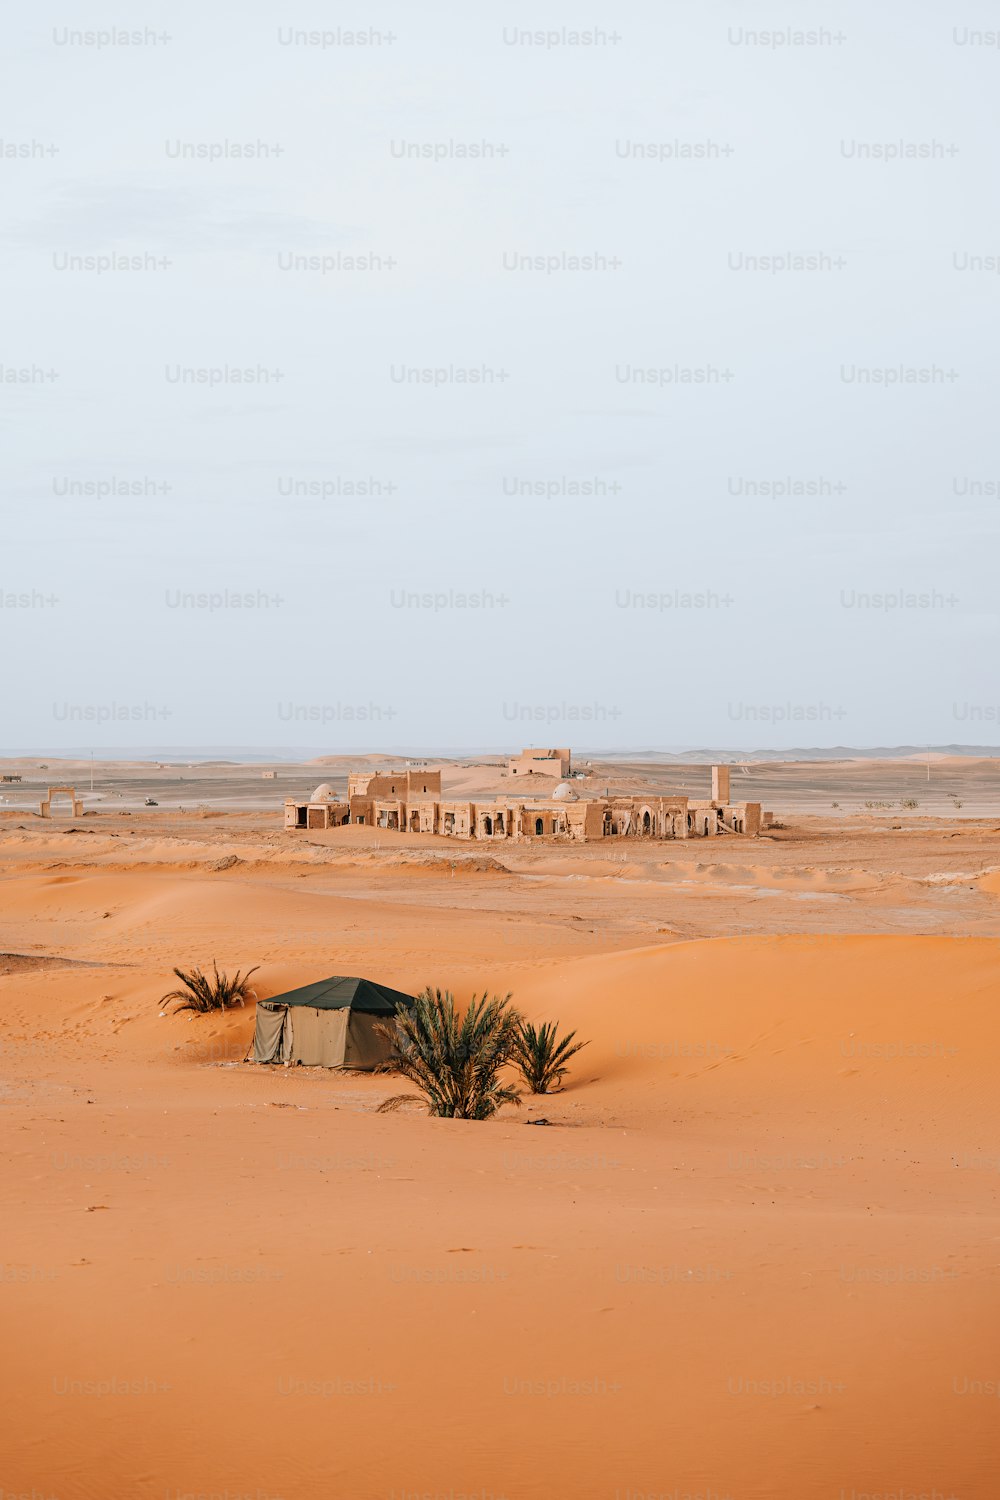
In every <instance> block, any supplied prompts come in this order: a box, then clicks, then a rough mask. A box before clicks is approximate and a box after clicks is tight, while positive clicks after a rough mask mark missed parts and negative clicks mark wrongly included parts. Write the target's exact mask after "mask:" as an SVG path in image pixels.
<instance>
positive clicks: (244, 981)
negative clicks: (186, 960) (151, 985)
mask: <svg viewBox="0 0 1000 1500" xmlns="http://www.w3.org/2000/svg"><path fill="white" fill-rule="evenodd" d="M259 968H260V964H256V965H255V966H254V967H253V968H252V969H248V970H247V972H246V973H245V974H241V973H240V971H239V969H237V970H236V973H235V974H234V975H233V977H232V979H230V978H229V977H228V975H226V974H220V973H219V968H218V965H217V964H216V962H215V959H214V958H213V960H212V970H213V973H214V975H215V977H214V979H209V978H208V976H207V975H206V974H203V973H202V972H201V970H200V969H192V970H191V972H190V974H187V973H185V971H184V970H183V969H175V970H174V973H175V974H176V975H177V978H178V979H179V980H180V981H181V984H182V985H183V989H179V990H171V991H170V992H169V994H166V995H164V996H163V997H162V998H161V1000H160V1004H161V1005H166V1004H168V1003H169V1002H170V1001H171V1000H176V1001H177V1002H178V1003H177V1004H176V1005H175V1006H174V1012H175V1014H176V1012H177V1011H180V1010H193V1011H197V1012H198V1014H199V1015H204V1014H205V1013H206V1012H207V1011H210V1010H230V1009H232V1008H233V1007H234V1006H237V1005H242V1004H243V1003H244V1002H245V1001H246V1000H247V999H248V998H255V997H254V992H253V990H252V989H251V988H250V976H251V974H256V972H257V970H258V969H259Z"/></svg>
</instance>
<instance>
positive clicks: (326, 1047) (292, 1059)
mask: <svg viewBox="0 0 1000 1500" xmlns="http://www.w3.org/2000/svg"><path fill="white" fill-rule="evenodd" d="M381 1019H382V1017H380V1016H369V1015H365V1014H364V1013H363V1012H361V1011H354V1010H347V1009H346V1008H345V1009H343V1010H316V1009H315V1008H314V1007H313V1006H310V1005H283V1006H279V1007H276V1008H275V1009H274V1010H268V1009H266V1008H265V1007H264V1006H262V1005H258V1007H257V1021H256V1028H255V1030H254V1039H253V1060H254V1062H258V1063H269V1062H281V1063H300V1064H301V1065H302V1066H303V1067H307V1068H376V1067H378V1066H379V1064H380V1063H383V1062H388V1060H389V1058H390V1057H391V1056H392V1047H391V1046H390V1044H389V1043H388V1042H387V1041H386V1040H385V1038H384V1037H381V1036H379V1034H378V1033H377V1031H376V1030H375V1026H376V1023H377V1022H378V1021H380V1020H381ZM386 1019H389V1018H386Z"/></svg>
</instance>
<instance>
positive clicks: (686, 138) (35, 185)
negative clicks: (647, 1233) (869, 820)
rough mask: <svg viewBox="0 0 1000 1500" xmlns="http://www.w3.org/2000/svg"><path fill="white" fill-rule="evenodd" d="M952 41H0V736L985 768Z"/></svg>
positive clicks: (225, 8)
mask: <svg viewBox="0 0 1000 1500" xmlns="http://www.w3.org/2000/svg"><path fill="white" fill-rule="evenodd" d="M116 15H117V16H118V22H119V25H122V26H127V29H128V31H129V32H130V33H133V34H137V35H138V37H139V39H140V40H139V44H138V45H135V44H133V45H126V44H124V42H122V41H121V40H119V41H117V42H116V43H113V44H110V43H108V39H107V38H103V39H102V41H103V42H104V43H105V44H103V45H97V41H96V39H95V38H93V36H92V37H91V39H90V40H89V41H88V40H87V37H86V31H87V28H90V29H91V32H92V33H93V32H94V31H96V30H97V29H98V28H99V27H102V26H103V27H105V28H107V27H109V26H111V25H112V23H113V21H114V19H115V16H116ZM998 27H1000V21H998V19H997V16H996V12H995V10H994V8H993V7H991V6H990V5H988V4H984V3H976V0H969V3H963V4H961V5H958V6H953V7H946V6H943V5H940V4H932V3H929V0H917V3H910V0H907V3H905V4H904V3H900V0H896V3H891V4H886V3H883V4H879V5H878V6H873V5H872V4H871V0H868V3H866V4H861V3H851V0H842V3H837V0H830V3H829V4H825V5H824V4H821V3H818V0H817V3H812V0H800V3H773V4H761V5H751V4H743V3H713V0H698V3H694V0H690V3H685V4H681V3H669V4H664V3H662V0H661V3H652V0H646V3H639V0H632V3H628V0H626V3H623V4H617V5H616V6H615V7H613V8H610V7H609V8H607V9H606V10H604V11H602V10H601V9H600V8H598V9H595V10H587V11H586V12H585V13H584V14H581V13H580V8H579V6H571V5H569V4H565V3H558V4H557V3H544V0H532V3H531V4H530V5H529V4H525V5H523V6H521V7H518V6H516V5H514V6H512V5H510V4H505V5H476V6H466V5H459V4H449V5H445V4H429V5H421V6H416V5H402V4H398V3H385V4H378V5H369V6H367V7H360V6H358V7H356V8H355V7H350V6H337V7H331V6H329V5H321V4H318V3H309V0H303V3H301V4H296V5H294V6H291V7H288V6H283V5H273V6H272V5H266V4H262V3H257V0H249V3H244V4H240V5H235V4H231V3H224V4H217V5H213V6H211V7H206V6H205V5H204V3H200V4H195V3H193V0H175V3H171V4H169V5H156V4H149V5H143V4H141V3H138V4H131V3H130V4H129V5H128V6H127V7H117V8H116V7H112V8H111V12H110V19H109V15H106V14H105V13H104V11H103V9H101V13H100V15H99V16H96V17H94V18H90V17H88V16H82V13H81V7H79V6H77V5H70V4H62V5H60V4H52V5H49V4H45V3H43V4H41V5H39V6H32V7H21V8H20V9H19V10H17V11H16V12H14V13H12V14H11V16H10V17H9V18H8V20H7V22H6V23H5V47H4V55H3V58H2V60H0V136H2V148H0V173H2V182H3V201H4V205H5V213H4V216H3V225H4V228H3V236H4V238H3V244H2V256H3V267H4V285H5V289H6V296H5V298H4V304H5V317H4V334H3V338H2V340H0V364H2V366H3V369H2V383H0V403H2V412H3V426H2V436H3V446H2V453H3V459H2V462H3V468H4V483H3V498H4V504H3V517H4V519H3V527H2V532H0V537H2V554H0V555H2V564H0V604H2V608H0V641H2V643H3V652H2V660H3V676H4V690H3V694H2V699H0V702H2V710H0V713H2V718H0V752H2V751H6V752H8V753H11V752H16V751H17V750H18V749H20V748H27V747H47V748H50V749H51V750H53V751H57V750H59V749H61V748H70V747H74V748H76V747H87V746H90V745H94V746H97V747H100V748H105V749H118V750H122V751H127V750H134V749H141V748H142V747H144V746H170V745H176V746H186V747H198V746H205V747H208V746H213V747H217V746H233V747H236V746H243V747H248V746H262V747H264V746H266V747H269V748H274V747H278V748H280V747H286V748H288V749H290V750H291V749H296V748H302V747H310V748H315V749H316V750H317V751H320V752H323V751H326V752H329V753H334V752H336V751H338V750H351V749H378V748H386V749H404V750H405V749H412V750H419V749H421V748H434V747H441V746H448V747H451V748H454V749H462V748H468V749H473V748H477V747H483V746H488V745H495V746H497V747H498V748H503V747H509V746H515V745H520V744H522V743H523V744H553V745H562V744H567V745H573V746H577V747H580V748H598V749H616V748H618V749H622V748H630V747H643V748H657V747H673V748H676V747H680V746H684V745H692V746H693V745H709V744H711V745H717V746H730V747H733V748H746V749H752V748H754V747H757V746H761V745H769V746H776V747H781V746H801V745H830V744H849V745H857V746H864V745H872V744H879V745H889V744H898V743H917V744H923V743H937V744H947V743H953V742H957V743H975V744H984V743H994V744H995V743H1000V731H998V725H997V720H998V718H1000V685H998V680H997V673H996V670H995V658H996V653H997V635H998V630H997V608H998V606H997V584H996V575H997V532H998V523H997V507H998V504H1000V450H998V439H997V432H998V410H1000V407H998V399H997V398H998V395H1000V380H998V373H997V347H998V332H1000V316H998V309H1000V274H998V271H1000V211H998V199H997V192H996V186H997V176H996V163H997V155H998V146H1000V47H998V46H997V45H996V44H995V43H996V31H997V28H998ZM338 28H339V30H340V34H339V35H338V34H337V33H338ZM991 28H992V42H993V44H992V45H988V44H987V43H988V42H989V40H990V29H991ZM324 29H325V30H326V31H327V32H328V33H329V35H328V36H327V37H326V44H325V45H323V44H321V43H320V34H321V33H322V32H323V30H324ZM358 32H363V33H364V34H365V35H366V37H367V39H368V40H367V43H366V44H364V45H360V44H356V45H349V44H348V37H347V36H346V35H344V33H352V34H355V35H356V34H357V33H358ZM538 32H540V33H542V34H543V35H542V40H540V41H539V40H537V39H536V40H534V41H530V40H529V37H530V36H532V35H534V33H538ZM581 32H582V33H584V34H588V33H589V35H590V37H591V41H590V43H589V44H588V43H586V42H584V41H583V40H581ZM310 33H315V34H316V40H315V41H313V40H311V39H310V36H309V34H310ZM526 33H527V34H528V35H525V34H526ZM595 33H596V35H595ZM984 33H986V35H984ZM164 38H166V39H164ZM779 43H780V44H779ZM247 143H251V144H252V145H253V146H254V147H255V148H256V147H257V146H258V143H262V145H263V146H264V147H265V148H266V150H267V153H268V154H266V155H265V154H262V153H261V152H259V151H258V153H257V154H256V155H250V156H248V155H246V154H242V155H237V154H236V153H235V151H234V148H235V147H243V146H244V145H245V144H247ZM637 147H642V148H644V150H645V154H644V155H639V154H638V153H637V149H636V148H637ZM470 151H471V152H472V154H471V155H470ZM199 152H200V153H201V154H200V155H199ZM435 156H437V157H439V158H443V159H437V160H436V159H434V157H435ZM213 158H215V159H213ZM101 257H104V258H105V261H97V260H96V259H95V258H101ZM88 258H89V259H88ZM107 258H112V259H114V260H115V265H114V267H113V268H111V269H103V270H100V271H98V270H97V269H96V268H95V267H96V265H97V264H102V265H104V264H106V261H107ZM125 258H127V259H128V260H129V262H130V263H131V262H132V260H133V259H135V260H137V261H138V264H139V266H140V267H141V268H140V269H134V268H130V269H125V268H122V267H121V265H120V262H121V261H122V260H123V259H125ZM359 258H361V260H360V266H359V265H358V260H359ZM365 258H367V259H365ZM588 258H589V259H588ZM775 258H778V259H777V264H776V263H775ZM162 262H169V264H162ZM539 263H540V264H541V265H542V266H543V267H544V269H537V268H536V267H537V265H538V264H539ZM324 267H325V269H324ZM366 267H367V268H366ZM247 370H248V371H250V372H251V373H252V374H253V375H254V376H255V377H257V378H256V379H255V380H254V381H253V383H244V382H239V383H237V381H236V380H235V379H234V378H233V372H234V371H238V372H243V371H247ZM425 371H426V372H431V374H430V379H429V381H428V380H426V379H425V378H423V377H422V378H420V379H415V378H414V372H417V374H418V375H419V374H420V373H421V372H425ZM51 372H57V378H51ZM184 372H188V373H189V374H190V375H191V376H192V377H193V378H192V379H191V380H187V381H186V380H184V379H183V378H182V377H183V374H184ZM276 373H277V374H280V379H278V378H275V377H276ZM641 374H644V375H645V377H646V378H645V379H641V378H640V375H641ZM199 377H200V378H199ZM213 382H214V383H213ZM113 486H118V487H122V488H123V489H124V488H125V487H131V490H132V492H130V493H125V492H123V493H109V492H108V491H109V488H110V487H113ZM789 490H790V491H791V493H789V492H788V491H789ZM237 598H238V599H239V601H240V604H241V607H237V606H236V600H237ZM248 599H249V600H250V601H252V604H251V607H246V602H247V600H248ZM473 599H474V600H476V601H478V602H477V603H476V604H473V603H472V600H473Z"/></svg>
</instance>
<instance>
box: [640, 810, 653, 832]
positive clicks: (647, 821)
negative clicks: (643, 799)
mask: <svg viewBox="0 0 1000 1500" xmlns="http://www.w3.org/2000/svg"><path fill="white" fill-rule="evenodd" d="M642 831H643V833H652V831H653V822H652V819H651V818H650V816H649V808H648V807H647V809H646V811H645V812H644V813H643V815H642Z"/></svg>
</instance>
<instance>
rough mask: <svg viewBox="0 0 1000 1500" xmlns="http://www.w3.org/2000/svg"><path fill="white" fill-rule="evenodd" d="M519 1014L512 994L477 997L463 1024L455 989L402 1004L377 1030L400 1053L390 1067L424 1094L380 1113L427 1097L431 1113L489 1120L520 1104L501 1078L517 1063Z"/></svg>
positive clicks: (388, 1104)
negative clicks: (503, 1073)
mask: <svg viewBox="0 0 1000 1500" xmlns="http://www.w3.org/2000/svg"><path fill="white" fill-rule="evenodd" d="M520 1019H521V1018H520V1016H519V1015H518V1013H517V1011H516V1010H514V1008H513V1006H512V1005H511V996H510V995H505V996H504V997H503V998H501V997H500V996H499V995H493V996H492V997H490V996H488V995H487V993H486V991H484V992H483V994H482V997H481V998H477V997H476V996H475V995H473V997H472V1000H471V1001H470V1002H469V1005H468V1008H467V1009H466V1011H465V1013H464V1015H463V1016H462V1018H461V1020H459V1018H458V1016H457V1014H456V1012H455V999H454V996H453V995H452V993H451V991H450V990H445V991H444V992H443V993H442V991H441V990H432V989H431V988H430V987H429V986H428V988H427V989H425V990H424V991H423V993H422V994H420V995H418V996H417V998H416V1000H415V1001H414V1002H413V1004H412V1005H401V1006H400V1007H399V1009H398V1010H397V1012H396V1016H395V1020H394V1021H392V1022H380V1023H379V1024H378V1030H379V1032H380V1033H381V1034H382V1036H384V1037H386V1038H387V1039H388V1040H389V1041H390V1042H392V1044H393V1046H394V1047H395V1050H396V1057H395V1058H394V1060H393V1062H392V1064H391V1065H390V1066H391V1068H392V1071H394V1072H397V1073H402V1075H403V1077H404V1078H406V1079H408V1080H409V1082H410V1083H412V1084H413V1085H414V1087H415V1088H417V1089H418V1090H419V1094H396V1095H394V1097H393V1098H391V1099H386V1100H384V1101H383V1103H382V1104H380V1105H379V1109H380V1110H394V1109H399V1108H400V1107H401V1106H402V1105H404V1104H411V1103H413V1102H415V1101H416V1100H417V1099H418V1098H420V1097H422V1098H423V1101H424V1102H425V1103H426V1106H427V1113H428V1114H430V1115H438V1116H441V1117H443V1118H446V1119H450V1120H488V1119H489V1117H490V1116H491V1115H494V1114H496V1112H497V1110H498V1109H499V1108H500V1106H501V1105H502V1104H519V1103H520V1099H519V1097H518V1093H517V1090H516V1089H515V1088H511V1087H510V1085H509V1084H505V1083H502V1082H501V1080H500V1076H499V1075H500V1072H501V1070H502V1069H503V1068H504V1067H505V1066H506V1065H507V1064H508V1063H510V1062H511V1061H512V1060H513V1057H514V1049H515V1047H516V1045H517V1036H518V1026H519V1024H520Z"/></svg>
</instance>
